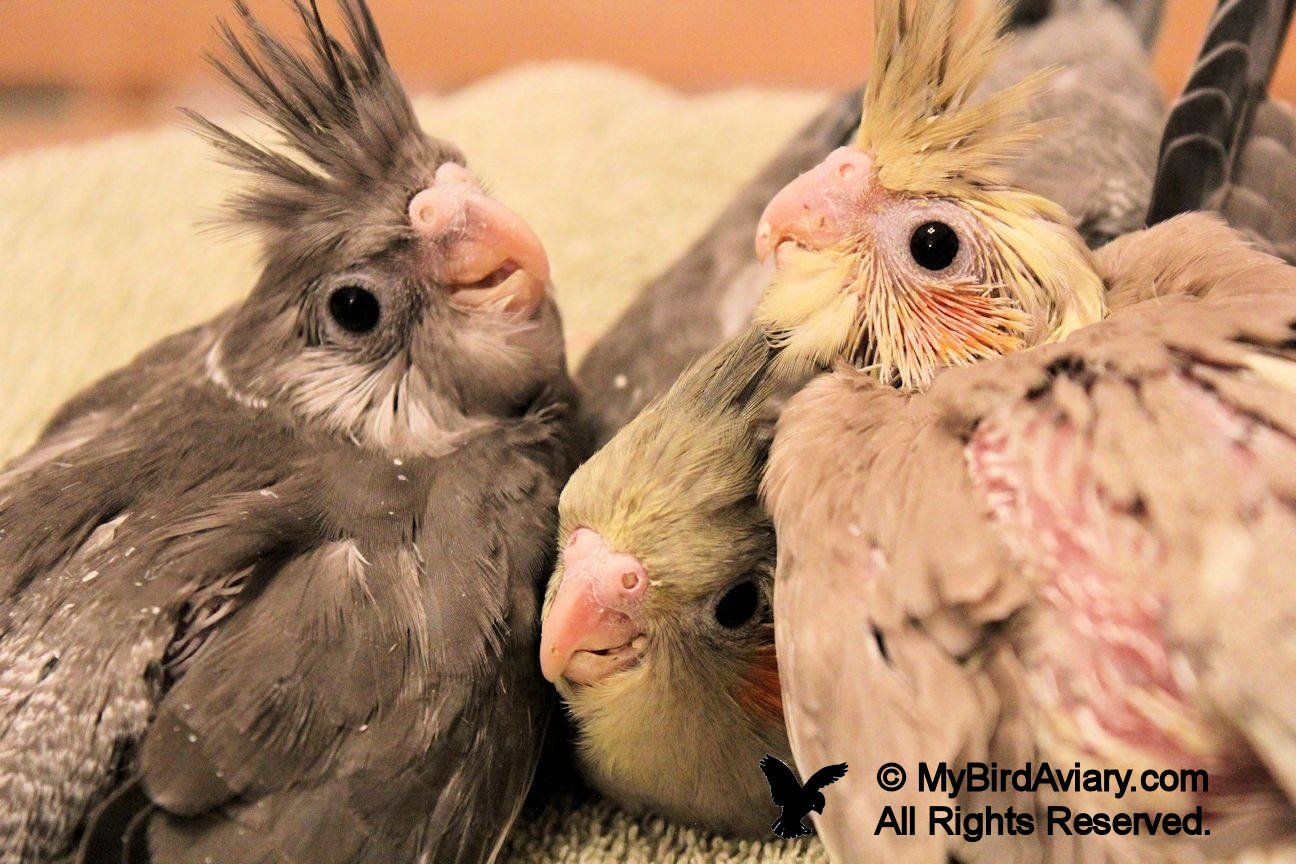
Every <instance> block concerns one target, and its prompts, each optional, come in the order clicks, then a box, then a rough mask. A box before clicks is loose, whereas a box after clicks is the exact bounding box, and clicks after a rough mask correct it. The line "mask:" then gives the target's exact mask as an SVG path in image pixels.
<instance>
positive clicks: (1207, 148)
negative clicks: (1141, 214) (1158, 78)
mask: <svg viewBox="0 0 1296 864" xmlns="http://www.w3.org/2000/svg"><path fill="white" fill-rule="evenodd" d="M1294 5H1296V4H1293V2H1292V0H1223V2H1221V3H1220V5H1219V7H1218V8H1217V9H1216V10H1215V13H1214V15H1213V16H1212V18H1211V21H1210V24H1209V25H1208V27H1207V31H1206V36H1205V38H1204V40H1203V43H1202V48H1201V51H1200V52H1199V54H1198V59H1197V62H1196V63H1195V65H1194V66H1193V70H1192V72H1191V74H1190V75H1189V78H1188V83H1187V84H1186V85H1185V87H1184V92H1183V95H1182V96H1180V98H1179V99H1178V100H1177V101H1176V102H1175V104H1174V106H1173V107H1172V108H1171V111H1170V116H1169V118H1168V119H1167V120H1166V125H1165V132H1164V136H1163V139H1162V143H1161V152H1160V156H1159V158H1158V163H1157V177H1156V182H1155V184H1154V186H1153V191H1152V199H1151V202H1150V204H1149V206H1148V212H1147V224H1148V225H1155V224H1157V223H1159V222H1162V221H1165V220H1166V219H1169V218H1171V217H1173V216H1175V215H1178V214H1180V213H1186V212H1189V211H1191V210H1204V209H1216V210H1219V211H1220V212H1222V213H1225V214H1226V216H1230V217H1231V219H1236V220H1238V224H1239V227H1242V228H1244V229H1245V230H1247V232H1248V233H1249V234H1250V236H1252V237H1253V238H1254V239H1257V240H1259V241H1261V243H1262V245H1265V246H1267V247H1268V248H1271V249H1272V248H1274V247H1276V246H1282V245H1284V244H1286V243H1287V242H1288V241H1289V239H1290V236H1283V233H1284V231H1285V230H1286V229H1287V228H1288V226H1287V225H1286V224H1285V223H1286V221H1287V220H1286V219H1285V218H1282V219H1277V220H1275V219H1274V218H1273V217H1272V211H1271V210H1270V209H1269V208H1267V207H1265V206H1264V205H1263V202H1262V201H1260V200H1257V199H1258V198H1260V199H1262V198H1265V197H1269V196H1270V195H1274V194H1276V195H1277V196H1279V197H1284V198H1289V197H1290V196H1291V195H1293V194H1296V192H1287V191H1284V192H1279V193H1274V192H1273V191H1272V190H1271V189H1264V188H1262V187H1261V186H1260V185H1259V183H1260V182H1263V181H1262V180H1261V178H1262V177H1263V176H1264V175H1263V174H1262V173H1260V172H1258V171H1257V162H1258V161H1262V160H1263V158H1264V157H1269V156H1284V155H1288V154H1290V146H1286V145H1285V142H1284V143H1283V144H1280V145H1279V150H1278V152H1277V153H1274V152H1272V151H1271V150H1270V149H1269V145H1266V144H1263V143H1261V142H1260V141H1257V142H1256V143H1255V145H1254V146H1253V145H1252V141H1251V139H1252V138H1253V137H1258V138H1260V139H1266V140H1267V138H1268V135H1267V132H1269V131H1272V130H1273V129H1274V126H1275V121H1273V120H1272V119H1271V118H1272V117H1273V116H1274V112H1281V111H1282V109H1281V108H1278V107H1276V106H1275V107H1273V108H1265V107H1264V105H1265V102H1266V93H1267V91H1268V88H1269V82H1270V79H1271V78H1272V76H1273V70H1274V66H1275V64H1276V63H1277V60H1278V55H1279V52H1280V51H1281V49H1282V46H1283V43H1284V41H1285V39H1286V36H1287V31H1288V28H1289V27H1290V25H1291V18H1292V13H1293V6H1294ZM1278 125H1283V124H1282V123H1281V121H1278ZM1283 137H1285V135H1284V136H1283ZM1279 140H1280V141H1281V138H1280V139H1279ZM1289 164H1290V163H1289ZM1265 179H1270V180H1272V179H1275V177H1274V175H1273V174H1269V175H1268V177H1267V178H1265ZM1235 186H1236V187H1237V188H1238V191H1237V194H1236V195H1234V194H1233V191H1234V187H1235ZM1275 222H1277V223H1278V224H1275ZM1271 235H1273V236H1271Z"/></svg>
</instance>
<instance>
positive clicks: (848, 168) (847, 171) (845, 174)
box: [837, 162, 855, 180]
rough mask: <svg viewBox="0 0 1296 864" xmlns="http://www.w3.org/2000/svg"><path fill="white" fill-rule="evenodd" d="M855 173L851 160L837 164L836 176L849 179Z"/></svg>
mask: <svg viewBox="0 0 1296 864" xmlns="http://www.w3.org/2000/svg"><path fill="white" fill-rule="evenodd" d="M854 173H855V164H854V163H853V162H843V163H842V164H841V165H838V166H837V176H838V177H840V178H842V179H843V180H849V179H850V178H851V176H852V175H854Z"/></svg>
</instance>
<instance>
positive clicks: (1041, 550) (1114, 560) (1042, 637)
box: [966, 381, 1239, 789]
mask: <svg viewBox="0 0 1296 864" xmlns="http://www.w3.org/2000/svg"><path fill="white" fill-rule="evenodd" d="M1184 383H1185V386H1186V387H1187V388H1189V389H1191V390H1193V391H1196V392H1194V393H1193V394H1192V395H1191V396H1190V397H1188V398H1189V399H1190V401H1197V400H1198V399H1200V400H1202V404H1201V406H1200V407H1201V409H1202V415H1203V421H1205V422H1204V425H1206V426H1207V427H1214V429H1215V430H1216V431H1220V432H1223V431H1224V429H1223V426H1224V423H1223V422H1222V421H1223V420H1224V418H1223V417H1222V416H1221V415H1222V414H1225V413H1227V412H1228V409H1227V408H1226V407H1225V406H1223V405H1222V404H1221V403H1219V402H1218V400H1216V399H1214V398H1213V397H1210V396H1209V395H1208V394H1205V393H1204V392H1201V391H1200V388H1198V387H1196V386H1195V385H1192V384H1190V383H1188V382H1186V381H1185V382H1184ZM1208 403H1209V404H1208ZM1225 437H1226V436H1225V435H1221V444H1222V445H1224V446H1228V442H1227V441H1226V440H1224V439H1225ZM966 456H967V460H968V465H969V468H970V471H971V475H972V478H973V482H974V485H975V486H976V487H977V488H978V490H979V491H980V492H981V494H982V495H984V497H985V500H986V501H987V503H988V505H989V510H990V514H991V518H992V520H993V522H994V523H995V524H997V525H998V526H999V527H1000V528H1001V529H1002V532H1003V536H1004V538H1005V540H1006V541H1007V543H1008V545H1009V548H1010V549H1011V550H1012V551H1013V553H1014V554H1015V555H1016V556H1017V557H1018V558H1019V559H1020V561H1021V564H1022V565H1023V567H1024V569H1025V572H1026V575H1027V577H1028V578H1030V579H1032V580H1035V581H1036V582H1037V585H1038V592H1039V602H1038V603H1037V604H1036V608H1035V613H1034V620H1033V621H1032V622H1031V623H1030V629H1029V631H1028V632H1029V636H1028V640H1029V641H1028V645H1027V646H1026V652H1027V657H1026V660H1027V666H1028V669H1029V674H1030V677H1031V680H1030V683H1031V687H1032V690H1033V693H1034V695H1035V698H1036V700H1037V703H1038V707H1039V708H1040V709H1041V711H1042V712H1043V713H1044V715H1045V718H1046V719H1048V720H1050V721H1051V723H1052V725H1053V726H1054V727H1055V728H1059V727H1058V724H1061V725H1062V726H1063V727H1065V729H1066V730H1067V732H1066V733H1065V734H1066V736H1067V737H1068V739H1070V740H1069V743H1070V744H1071V745H1073V746H1076V747H1078V748H1079V749H1080V750H1081V751H1082V752H1087V753H1090V754H1092V755H1093V756H1095V757H1097V758H1098V759H1100V760H1101V759H1109V760H1112V761H1114V762H1116V763H1117V764H1122V765H1123V764H1124V763H1125V762H1128V761H1129V759H1130V758H1132V757H1133V756H1137V757H1138V758H1141V759H1142V760H1143V761H1144V762H1147V763H1148V764H1147V765H1140V766H1137V767H1140V768H1146V767H1150V766H1151V765H1162V766H1176V767H1181V766H1191V767H1205V768H1207V769H1209V770H1211V771H1212V776H1211V780H1212V789H1216V788H1217V786H1216V784H1215V782H1214V781H1215V780H1216V776H1215V771H1216V770H1220V771H1221V772H1222V773H1223V774H1228V773H1232V772H1230V771H1229V766H1233V767H1239V766H1238V765H1237V762H1236V761H1235V760H1234V758H1233V757H1235V756H1237V755H1239V754H1237V753H1236V752H1235V751H1234V746H1235V744H1234V742H1233V740H1232V739H1231V738H1229V736H1228V735H1227V734H1226V733H1225V732H1223V731H1222V730H1220V729H1219V728H1218V727H1217V726H1215V725H1214V724H1212V722H1211V719H1210V718H1209V717H1207V716H1206V715H1205V713H1204V711H1203V708H1202V706H1201V705H1200V704H1199V703H1198V701H1197V698H1196V694H1195V692H1194V690H1195V688H1196V680H1195V676H1194V675H1193V673H1192V671H1191V668H1190V667H1189V664H1188V662H1187V659H1186V657H1184V656H1181V655H1180V654H1179V653H1178V652H1177V651H1176V650H1175V648H1174V646H1173V645H1172V644H1171V642H1170V640H1169V638H1168V635H1167V630H1166V626H1165V621H1166V616H1167V611H1166V608H1165V602H1166V601H1165V598H1164V597H1163V596H1161V594H1160V593H1159V590H1158V587H1157V586H1158V584H1159V583H1158V580H1157V579H1156V574H1157V568H1158V567H1160V566H1161V564H1162V562H1163V559H1164V550H1163V548H1162V547H1161V544H1160V542H1159V541H1158V539H1157V538H1156V537H1155V536H1154V535H1153V534H1152V533H1151V532H1150V531H1149V530H1148V528H1147V526H1146V525H1145V524H1144V522H1143V519H1144V518H1145V517H1144V515H1143V514H1141V513H1138V512H1131V510H1130V508H1127V507H1121V506H1118V505H1117V504H1116V502H1114V501H1113V500H1111V498H1110V497H1109V496H1107V495H1105V493H1104V490H1103V488H1102V487H1101V485H1100V484H1099V482H1098V479H1097V477H1096V475H1095V472H1094V470H1093V464H1094V458H1095V457H1094V452H1093V444H1092V442H1091V441H1090V440H1089V439H1088V438H1087V437H1085V436H1084V435H1081V434H1079V433H1078V432H1077V430H1076V428H1075V426H1074V425H1072V423H1071V422H1070V421H1069V420H1067V419H1066V418H1064V417H1063V416H1062V415H1061V413H1060V412H1058V411H1056V410H1055V409H1052V408H1049V407H1047V406H1045V405H1036V404H1030V405H1027V406H1015V407H1014V408H1013V409H1012V411H1011V413H1009V412H1000V413H999V414H998V415H997V416H994V417H992V418H990V419H989V420H987V421H986V422H984V423H982V424H981V426H980V427H979V428H978V429H977V431H976V433H975V434H974V435H973V437H972V439H971V441H970V442H969V444H968V445H967V448H966ZM1125 767H1136V766H1132V765H1127V766H1125ZM1221 779H1224V778H1221Z"/></svg>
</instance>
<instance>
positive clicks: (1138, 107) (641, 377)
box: [576, 0, 1165, 445]
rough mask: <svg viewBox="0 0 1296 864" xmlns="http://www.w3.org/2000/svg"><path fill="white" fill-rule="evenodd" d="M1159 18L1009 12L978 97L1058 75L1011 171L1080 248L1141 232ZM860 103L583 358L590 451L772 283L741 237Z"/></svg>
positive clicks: (750, 196) (736, 205)
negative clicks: (1057, 214)
mask: <svg viewBox="0 0 1296 864" xmlns="http://www.w3.org/2000/svg"><path fill="white" fill-rule="evenodd" d="M1160 9H1161V3H1160V0H1120V2H1112V0H1014V2H1013V4H1012V12H1013V16H1012V19H1011V21H1010V22H1009V23H1010V26H1011V29H1012V31H1013V41H1012V48H1011V50H1009V51H1007V52H1004V54H1003V55H1002V56H1000V57H999V59H998V60H997V62H996V63H995V64H994V67H993V68H992V69H991V70H990V73H989V75H988V76H987V78H986V80H985V82H984V83H983V84H982V87H981V91H982V92H983V93H992V92H996V91H999V90H1002V89H1004V88H1005V87H1008V86H1010V85H1012V84H1014V83H1016V82H1018V81H1020V80H1022V79H1023V78H1025V77H1027V76H1029V75H1031V74H1032V73H1034V72H1038V71H1039V70H1041V69H1045V68H1051V69H1056V70H1058V74H1056V75H1053V76H1051V77H1050V78H1049V79H1048V80H1047V81H1046V82H1045V84H1044V86H1043V87H1042V88H1041V89H1040V91H1039V92H1037V93H1036V95H1035V97H1034V98H1033V99H1032V100H1031V102H1030V104H1029V105H1027V106H1025V107H1026V110H1027V112H1028V114H1029V115H1030V116H1032V117H1036V118H1041V119H1045V118H1047V119H1058V118H1061V120H1062V121H1063V122H1061V123H1058V124H1056V125H1054V126H1051V127H1048V128H1047V129H1045V130H1044V134H1043V135H1042V136H1041V137H1040V138H1039V139H1038V140H1036V141H1034V142H1033V143H1032V144H1031V146H1030V148H1029V149H1028V150H1027V152H1025V153H1023V154H1022V158H1021V159H1019V160H1017V161H1016V162H1014V163H1013V165H1011V166H1009V171H1010V173H1011V176H1012V178H1013V179H1014V180H1015V181H1016V182H1018V183H1020V184H1022V185H1023V186H1025V187H1026V188H1028V189H1030V190H1031V191H1033V192H1036V193H1038V194H1041V195H1043V196H1044V197H1046V198H1049V199H1051V200H1053V201H1055V202H1057V203H1058V204H1061V205H1062V206H1063V207H1064V208H1065V209H1066V211H1067V212H1068V213H1070V214H1071V215H1072V216H1073V217H1074V218H1075V220H1076V222H1077V223H1078V227H1079V229H1080V233H1081V234H1082V235H1083V236H1084V238H1085V242H1086V243H1087V244H1088V245H1089V246H1091V247H1096V246H1099V245H1102V244H1103V243H1106V242H1108V241H1110V240H1111V239H1112V238H1113V237H1118V236H1120V235H1121V234H1124V233H1126V232H1128V231H1133V230H1136V229H1138V228H1140V227H1142V225H1143V216H1144V213H1145V211H1146V208H1147V202H1148V198H1149V195H1150V194H1151V189H1152V178H1153V174H1154V172H1155V169H1156V161H1157V144H1158V142H1159V141H1160V139H1161V130H1162V124H1163V121H1164V114H1165V108H1164V105H1163V103H1162V99H1161V95H1160V90H1159V87H1158V85H1157V82H1156V79H1155V77H1154V76H1153V74H1152V69H1151V63H1150V60H1149V58H1148V56H1147V54H1146V51H1145V49H1144V46H1145V45H1146V44H1147V42H1148V40H1150V38H1151V37H1152V36H1154V35H1155V31H1156V30H1157V26H1156V25H1157V23H1158V22H1159V15H1160ZM1140 35H1141V36H1142V37H1143V41H1140ZM861 96H862V92H861V91H857V92H852V93H850V94H847V95H845V96H843V97H841V98H839V99H837V100H835V101H834V102H833V103H832V104H830V105H829V106H828V107H827V108H826V109H825V110H824V112H823V113H822V114H821V115H820V116H819V117H817V118H815V120H814V121H813V122H811V123H810V124H809V125H808V126H807V127H806V128H805V129H804V130H803V131H802V132H801V133H800V134H799V135H797V136H796V137H795V138H794V139H793V140H792V141H791V142H789V143H788V145H787V147H786V148H785V149H784V150H783V151H782V152H781V153H780V154H779V155H778V156H777V157H775V158H774V159H773V160H772V161H771V162H770V164H769V165H768V166H766V167H765V169H764V170H762V171H761V173H760V174H759V175H758V176H756V177H755V178H753V179H752V181H751V182H750V183H749V184H748V185H747V187H746V188H744V189H743V190H742V191H741V192H740V193H739V194H738V195H737V196H736V197H735V198H734V200H733V201H732V202H731V203H730V204H729V205H728V206H727V207H726V208H725V210H724V212H723V213H721V214H720V216H719V217H718V218H717V219H716V221H715V223H714V224H713V225H712V226H711V227H710V228H709V229H708V230H707V232H706V233H705V234H704V235H703V236H702V237H700V238H698V241H697V242H696V243H695V244H694V245H693V247H692V248H690V249H689V250H688V251H687V252H686V253H685V254H684V255H682V256H681V257H680V258H679V259H678V260H677V261H675V262H673V263H672V264H671V266H670V267H668V268H667V269H666V270H665V271H664V272H663V273H662V274H661V275H660V276H658V277H657V278H655V279H654V280H653V281H652V282H651V283H649V284H648V285H647V286H645V287H644V289H643V290H642V291H641V292H640V293H639V295H638V297H637V298H636V300H635V302H634V303H633V304H631V306H630V307H629V308H628V309H627V310H626V311H625V312H624V313H623V315H622V316H621V318H620V319H619V320H618V321H617V322H616V324H615V325H613V327H612V328H611V329H610V330H609V331H608V332H607V334H606V335H605V336H604V337H603V338H602V339H600V340H599V342H598V344H596V345H595V346H594V347H593V348H591V349H590V351H589V353H588V354H586V355H585V358H584V359H583V360H582V361H581V364H580V368H579V370H578V371H577V374H576V380H577V383H578V384H579V386H580V388H581V391H582V393H584V394H587V395H588V396H590V397H591V398H589V399H586V400H584V409H585V411H586V413H587V415H588V417H589V418H590V420H591V426H592V428H593V429H594V434H595V437H596V443H597V444H599V445H601V444H603V443H605V442H606V441H607V440H608V439H609V438H611V436H612V435H613V434H615V433H616V431H617V430H618V429H620V428H621V427H622V426H623V425H625V424H626V423H627V422H628V421H629V420H630V418H632V417H634V416H635V414H637V413H638V412H639V411H641V410H642V409H643V408H644V406H646V405H647V404H648V403H649V402H651V401H652V400H653V399H656V398H657V397H658V396H660V395H661V394H662V393H664V392H666V390H667V388H668V387H669V386H670V385H671V383H672V382H673V381H674V380H675V379H676V378H677V377H678V376H679V375H680V374H681V373H683V371H684V369H686V368H687V367H688V365H689V364H690V363H692V362H693V361H694V360H696V359H698V358H699V357H700V356H702V354H704V353H705V352H706V351H707V350H709V349H710V348H712V347H714V346H715V345H716V344H717V343H718V342H720V341H721V340H722V339H726V338H728V337H730V336H733V335H735V334H736V333H738V332H739V331H740V330H741V329H742V328H744V327H746V326H747V325H748V324H749V323H750V322H751V313H752V311H753V310H754V309H755V307H756V303H757V301H758V300H759V299H760V296H761V293H762V292H763V291H764V289H765V287H766V285H767V284H768V283H769V277H770V272H769V268H767V267H762V266H761V265H760V264H759V263H758V262H756V261H755V260H753V258H752V255H751V232H752V231H754V230H755V229H756V225H757V222H758V220H759V218H760V215H761V212H762V211H763V210H764V209H765V206H766V205H767V204H768V203H769V201H770V199H771V198H772V197H774V195H775V194H776V193H777V192H778V191H779V190H780V189H782V188H783V186H785V185H786V184H787V183H789V182H790V181H792V180H794V179H795V178H796V177H797V175H799V174H800V173H801V172H803V171H807V170H809V169H810V168H812V167H814V166H815V165H817V164H818V163H819V162H821V161H822V160H823V159H824V157H826V156H827V155H828V154H829V153H830V152H831V151H833V150H835V149H836V148H838V147H841V146H843V145H847V144H849V143H851V141H852V140H853V139H854V137H855V134H856V130H857V129H858V126H859V119H860V107H861ZM648 346H651V350H647V348H648Z"/></svg>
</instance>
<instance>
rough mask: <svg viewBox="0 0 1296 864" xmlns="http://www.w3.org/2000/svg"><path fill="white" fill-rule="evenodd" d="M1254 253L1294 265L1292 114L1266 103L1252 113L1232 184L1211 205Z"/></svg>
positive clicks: (1295, 117) (1295, 120) (1295, 144)
mask: <svg viewBox="0 0 1296 864" xmlns="http://www.w3.org/2000/svg"><path fill="white" fill-rule="evenodd" d="M1210 206H1211V207H1212V209H1215V210H1218V211H1219V212H1220V214H1221V215H1222V216H1223V217H1224V218H1225V219H1227V220H1228V222H1229V224H1230V225H1232V226H1233V227H1235V228H1237V229H1238V230H1239V231H1241V232H1242V233H1244V234H1246V235H1247V237H1249V238H1250V239H1251V240H1252V241H1253V242H1254V243H1255V244H1256V245H1257V246H1258V247H1260V248H1261V249H1264V250H1266V251H1270V252H1272V253H1273V254H1275V255H1277V256H1278V257H1280V258H1282V259H1283V260H1284V261H1287V262H1288V263H1296V114H1293V112H1292V108H1291V106H1290V105H1288V104H1287V103H1285V102H1279V101H1277V100H1273V99H1270V100H1269V101H1267V102H1265V103H1264V104H1262V105H1261V106H1260V107H1259V108H1258V109H1257V111H1256V116H1255V119H1254V121H1253V123H1252V125H1251V129H1250V134H1249V135H1248V136H1247V139H1246V142H1245V143H1244V144H1243V146H1242V152H1241V154H1240V156H1239V157H1238V163H1237V165H1236V166H1235V167H1234V169H1233V176H1232V178H1231V180H1230V182H1229V183H1228V184H1227V185H1226V186H1225V188H1223V189H1221V190H1220V191H1219V192H1217V193H1216V196H1215V198H1214V199H1213V200H1212V201H1211V202H1210Z"/></svg>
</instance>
